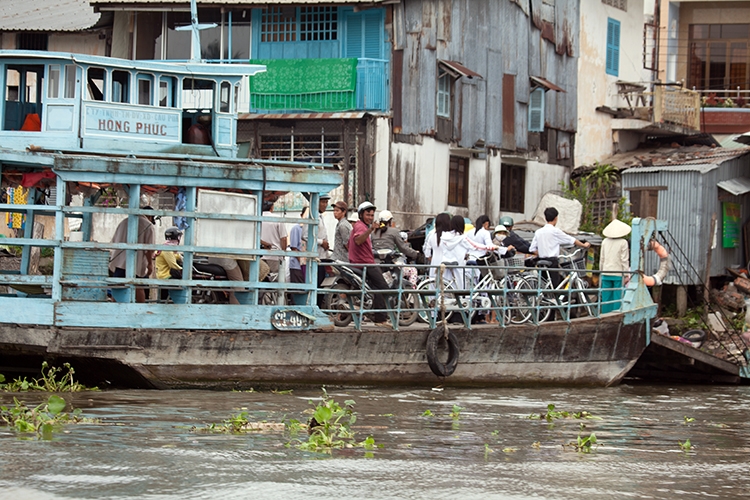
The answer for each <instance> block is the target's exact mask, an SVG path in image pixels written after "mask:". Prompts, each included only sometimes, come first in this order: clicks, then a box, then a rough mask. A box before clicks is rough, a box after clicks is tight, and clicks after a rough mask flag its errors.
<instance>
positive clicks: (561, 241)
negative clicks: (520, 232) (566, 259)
mask: <svg viewBox="0 0 750 500" xmlns="http://www.w3.org/2000/svg"><path fill="white" fill-rule="evenodd" d="M575 242H576V239H575V238H574V237H572V236H570V235H567V234H565V233H564V232H563V231H562V229H558V228H557V227H555V226H553V225H552V224H547V225H545V226H544V227H543V228H541V229H537V231H536V233H534V239H533V240H531V245H529V251H530V252H534V251H536V252H537V254H538V255H539V257H540V258H542V259H545V258H549V257H554V258H557V257H559V256H560V245H573V244H575Z"/></svg>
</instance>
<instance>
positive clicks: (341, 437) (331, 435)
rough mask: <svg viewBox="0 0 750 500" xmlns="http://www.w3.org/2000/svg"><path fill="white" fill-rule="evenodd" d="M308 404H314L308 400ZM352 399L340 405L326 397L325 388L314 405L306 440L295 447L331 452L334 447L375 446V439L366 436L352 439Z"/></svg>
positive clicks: (366, 447)
mask: <svg viewBox="0 0 750 500" xmlns="http://www.w3.org/2000/svg"><path fill="white" fill-rule="evenodd" d="M310 404H314V403H313V402H312V401H310ZM354 404H355V403H354V401H352V400H347V401H344V406H341V405H340V404H339V403H337V402H336V400H334V399H333V398H329V397H328V393H327V392H326V390H325V388H324V389H323V398H322V400H321V401H320V402H319V403H318V404H317V406H316V407H315V410H314V411H313V416H312V418H311V419H310V424H309V428H308V432H309V437H308V439H307V441H302V442H299V443H298V444H297V448H299V449H300V450H305V451H314V452H318V453H328V454H331V453H332V452H333V450H334V449H335V448H351V447H355V446H360V447H363V448H365V449H367V450H371V449H373V448H375V447H376V446H377V445H376V444H375V439H374V438H373V437H372V436H368V437H367V439H365V440H364V441H362V442H356V441H355V440H354V432H353V431H352V430H351V426H352V425H354V423H355V422H356V421H357V414H356V413H355V412H354V410H353V407H354Z"/></svg>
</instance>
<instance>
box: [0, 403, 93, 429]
mask: <svg viewBox="0 0 750 500" xmlns="http://www.w3.org/2000/svg"><path fill="white" fill-rule="evenodd" d="M13 402H14V406H12V407H7V406H0V425H6V426H9V427H13V428H14V429H15V430H16V431H17V432H21V433H35V434H36V435H37V437H39V438H41V439H52V433H53V432H55V431H57V430H59V428H60V427H61V426H62V425H64V424H70V423H82V422H87V423H97V422H98V420H94V419H87V418H83V417H82V416H81V410H80V409H75V410H73V413H72V414H69V413H64V412H63V410H64V409H65V406H66V402H65V400H64V399H63V398H61V397H60V396H56V395H52V396H50V397H49V399H48V400H47V402H45V403H41V404H40V405H38V406H36V407H34V408H29V407H28V406H26V405H25V404H24V403H23V402H21V401H19V400H18V399H17V398H13Z"/></svg>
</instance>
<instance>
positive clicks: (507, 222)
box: [498, 215, 513, 227]
mask: <svg viewBox="0 0 750 500" xmlns="http://www.w3.org/2000/svg"><path fill="white" fill-rule="evenodd" d="M498 223H499V224H501V225H503V226H505V227H513V218H512V217H508V216H507V215H504V216H502V217H500V220H499V221H498Z"/></svg>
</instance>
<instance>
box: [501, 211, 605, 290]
mask: <svg viewBox="0 0 750 500" xmlns="http://www.w3.org/2000/svg"><path fill="white" fill-rule="evenodd" d="M558 215H559V212H558V211H557V209H556V208H554V207H548V208H546V209H544V219H545V220H546V221H547V224H546V225H545V226H544V227H542V228H541V229H537V231H536V233H534V239H532V240H531V245H529V251H530V252H531V253H536V254H537V255H538V256H539V258H540V259H544V260H548V261H549V262H550V263H551V265H550V267H552V268H556V267H560V262H559V260H558V257H560V245H575V246H577V247H582V248H589V247H590V246H591V243H589V242H588V241H587V242H586V243H584V242H582V241H580V240H577V239H576V238H574V237H573V236H570V235H569V234H565V233H564V232H563V231H562V229H558V228H557V227H556V226H557V218H558ZM506 239H507V238H506ZM503 241H505V240H503ZM549 275H550V279H551V280H552V286H553V287H554V288H557V285H559V284H560V282H561V281H562V276H560V273H559V272H558V271H550V273H549Z"/></svg>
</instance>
